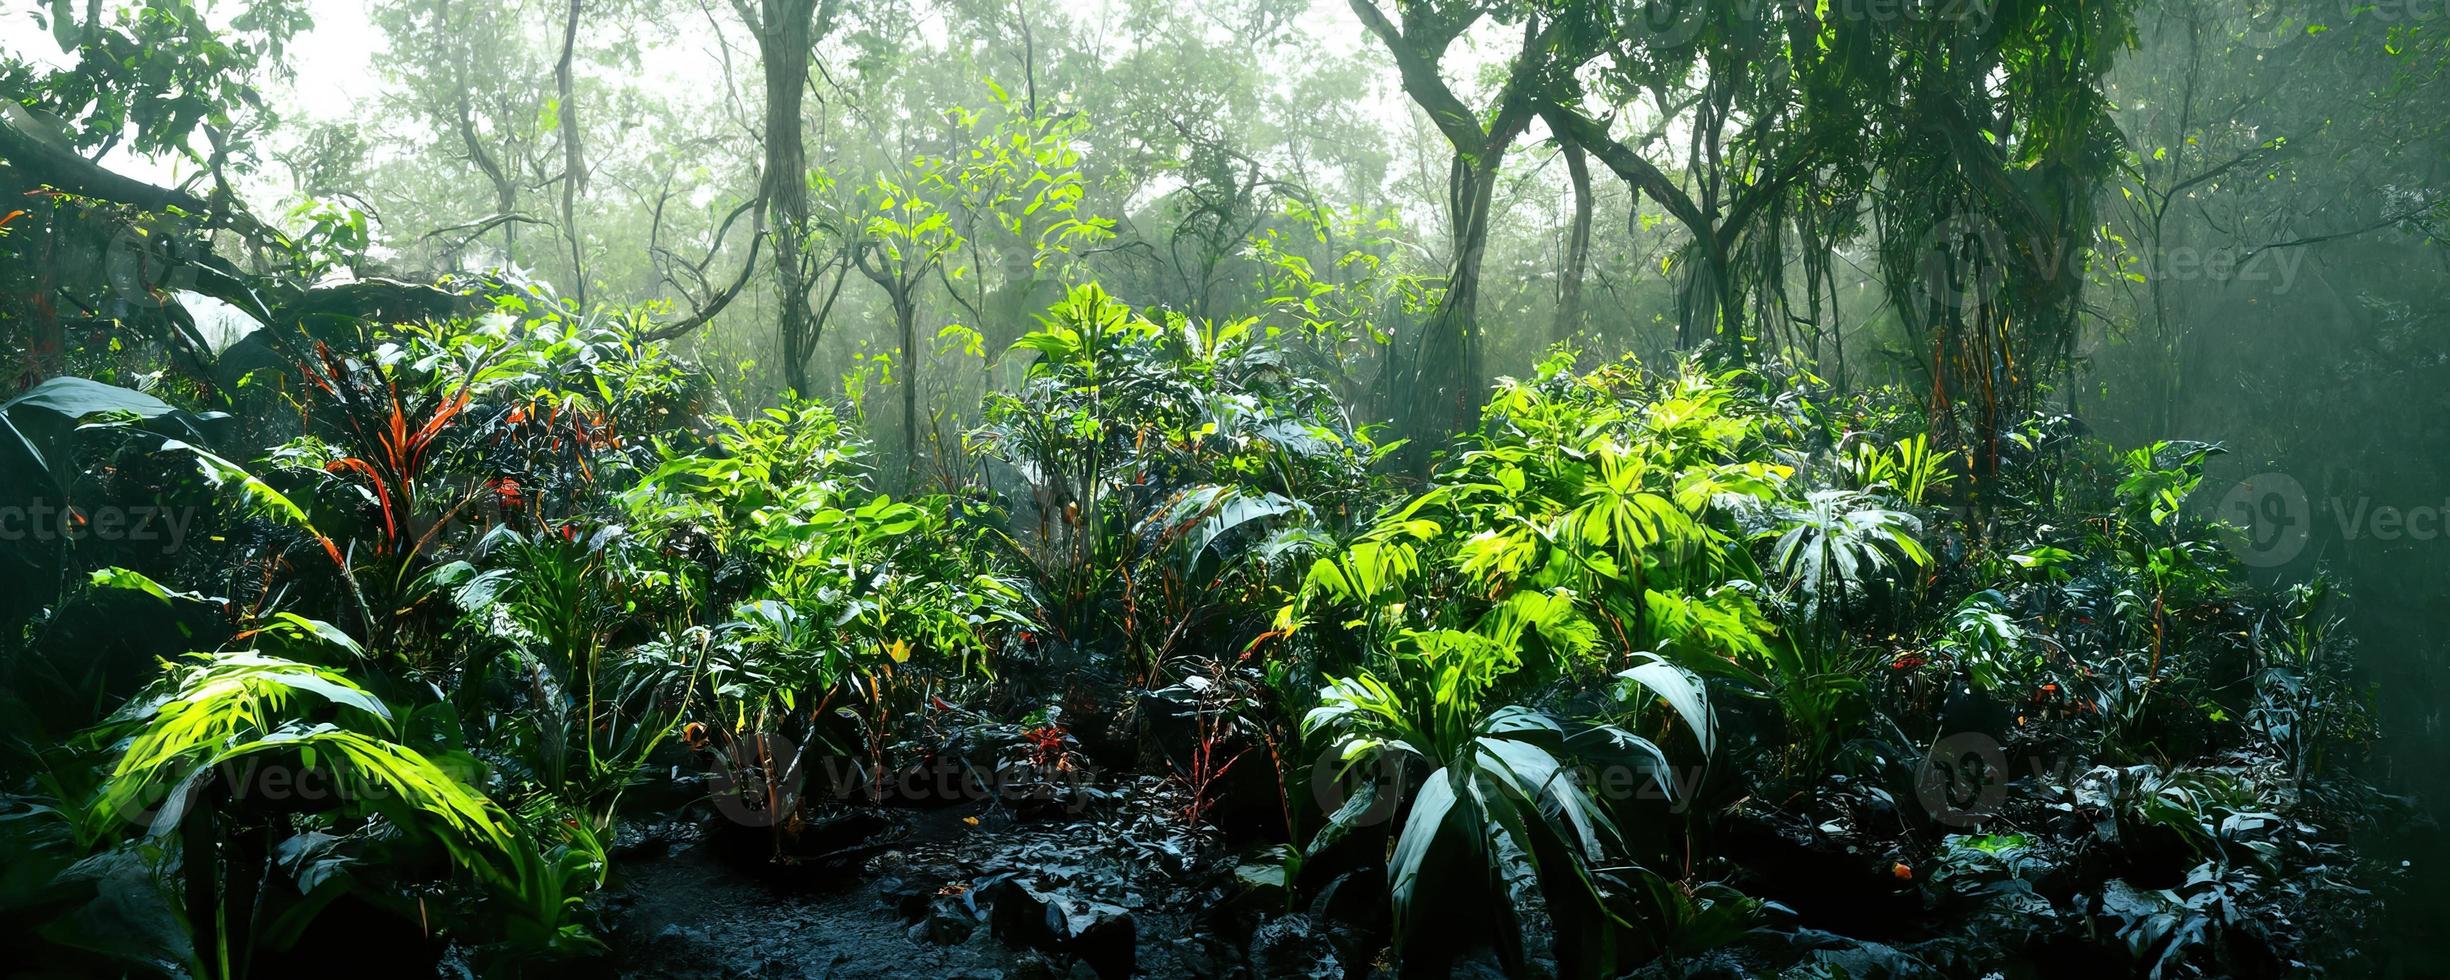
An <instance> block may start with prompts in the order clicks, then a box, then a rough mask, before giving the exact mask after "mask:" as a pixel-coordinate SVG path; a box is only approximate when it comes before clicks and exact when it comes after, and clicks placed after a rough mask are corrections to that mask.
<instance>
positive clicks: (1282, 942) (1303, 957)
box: [1250, 913, 1344, 980]
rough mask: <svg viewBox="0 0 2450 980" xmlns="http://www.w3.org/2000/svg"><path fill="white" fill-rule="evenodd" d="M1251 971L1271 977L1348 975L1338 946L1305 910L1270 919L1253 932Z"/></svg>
mask: <svg viewBox="0 0 2450 980" xmlns="http://www.w3.org/2000/svg"><path fill="white" fill-rule="evenodd" d="M1250 968H1251V973H1252V974H1254V975H1256V976H1260V977H1268V978H1279V977H1299V978H1305V980H1330V978H1336V977H1342V976H1344V965H1343V963H1342V962H1340V961H1339V960H1337V958H1336V952H1335V947H1334V946H1333V945H1331V944H1330V943H1328V941H1327V938H1326V936H1324V935H1323V934H1322V933H1321V931H1320V929H1319V926H1318V922H1317V920H1315V919H1312V918H1311V917H1310V916H1308V915H1306V914H1302V913H1295V914H1292V915H1286V916H1279V917H1277V918H1274V919H1270V920H1268V921H1267V923H1266V924H1264V925H1261V926H1260V927H1259V928H1258V929H1257V930H1256V931H1254V932H1252V933H1251V943H1250Z"/></svg>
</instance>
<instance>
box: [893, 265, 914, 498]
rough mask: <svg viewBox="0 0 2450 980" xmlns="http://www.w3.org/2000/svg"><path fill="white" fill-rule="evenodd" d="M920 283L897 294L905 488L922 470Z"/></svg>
mask: <svg viewBox="0 0 2450 980" xmlns="http://www.w3.org/2000/svg"><path fill="white" fill-rule="evenodd" d="M917 291H918V286H917V285H916V284H915V283H914V284H912V285H911V287H910V288H908V289H904V290H899V291H897V292H895V293H894V294H893V323H894V326H896V327H898V328H900V330H901V337H902V363H901V368H902V454H903V474H904V477H905V479H904V486H903V489H904V490H908V489H910V488H911V487H912V486H915V485H916V484H917V483H918V473H919V334H918V330H917V328H916V323H917V321H918V316H919V310H918V297H917V296H916V295H914V294H915V293H917Z"/></svg>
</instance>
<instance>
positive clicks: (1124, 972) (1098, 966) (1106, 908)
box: [1063, 902, 1140, 980]
mask: <svg viewBox="0 0 2450 980" xmlns="http://www.w3.org/2000/svg"><path fill="white" fill-rule="evenodd" d="M1065 919H1066V931H1067V932H1068V933H1069V934H1068V935H1067V936H1066V937H1065V939H1064V944H1063V945H1064V951H1065V952H1068V953H1071V954H1072V955H1073V956H1075V957H1077V958H1078V959H1079V961H1080V962H1082V963H1086V964H1088V965H1089V967H1090V968H1091V969H1094V970H1096V971H1097V975H1098V976H1099V977H1100V978H1101V980H1117V978H1120V977H1128V976H1131V975H1132V971H1133V968H1134V967H1135V966H1136V965H1137V963H1138V960H1139V948H1140V933H1139V927H1138V925H1137V924H1136V923H1134V922H1133V921H1132V917H1131V912H1130V911H1129V910H1127V909H1124V908H1123V907H1121V906H1117V905H1107V904H1105V903H1103V902H1077V903H1073V907H1071V908H1068V909H1066V915H1065Z"/></svg>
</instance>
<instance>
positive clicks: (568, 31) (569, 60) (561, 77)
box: [496, 0, 587, 314]
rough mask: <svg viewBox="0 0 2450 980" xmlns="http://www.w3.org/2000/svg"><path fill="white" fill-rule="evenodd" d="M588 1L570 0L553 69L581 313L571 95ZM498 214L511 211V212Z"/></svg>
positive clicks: (580, 174)
mask: <svg viewBox="0 0 2450 980" xmlns="http://www.w3.org/2000/svg"><path fill="white" fill-rule="evenodd" d="M586 2H587V0H570V15H569V19H568V20H566V21H564V22H563V25H562V33H561V63H560V64H559V65H557V66H555V67H554V69H553V83H554V86H555V87H556V88H558V89H559V90H560V100H561V101H560V105H559V106H557V107H556V112H557V114H558V115H559V116H560V117H561V161H562V173H561V233H562V237H564V238H567V239H569V240H570V288H571V289H572V290H573V291H574V292H575V295H577V297H578V308H579V312H580V313H582V314H583V313H585V312H587V264H586V258H585V256H584V255H583V254H582V252H581V249H580V247H579V235H578V192H579V190H580V186H579V185H580V184H582V183H584V182H585V176H586V173H587V168H586V163H585V162H584V160H583V159H582V158H581V154H580V152H579V130H578V100H577V99H575V98H573V97H572V96H571V94H570V89H571V81H572V80H571V75H572V74H573V72H574V70H575V68H576V65H575V64H574V62H575V61H576V59H577V58H578V19H579V14H580V13H581V12H582V10H583V9H584V8H585V7H586ZM496 213H503V214H506V213H508V212H507V211H503V212H496Z"/></svg>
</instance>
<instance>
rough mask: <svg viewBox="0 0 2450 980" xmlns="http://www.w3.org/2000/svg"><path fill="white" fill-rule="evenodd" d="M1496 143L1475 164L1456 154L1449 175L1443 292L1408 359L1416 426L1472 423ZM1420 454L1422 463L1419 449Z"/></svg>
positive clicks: (1500, 156) (1449, 428)
mask: <svg viewBox="0 0 2450 980" xmlns="http://www.w3.org/2000/svg"><path fill="white" fill-rule="evenodd" d="M1504 158H1505V151H1504V149H1503V148H1502V147H1500V148H1498V149H1496V150H1494V151H1493V152H1487V153H1484V154H1482V159H1481V160H1480V161H1478V164H1477V165H1475V163H1474V162H1473V161H1471V160H1468V159H1467V158H1466V157H1465V156H1464V154H1462V153H1457V154H1456V155H1455V162H1454V166H1453V170H1452V171H1450V176H1449V180H1450V183H1449V194H1450V198H1451V203H1452V205H1453V210H1454V224H1453V225H1452V230H1451V232H1450V237H1449V239H1448V242H1449V245H1450V247H1452V248H1453V249H1454V254H1453V255H1452V256H1451V257H1450V258H1449V260H1448V264H1447V274H1446V295H1445V296H1444V297H1441V298H1440V300H1439V302H1438V308H1437V310H1436V312H1434V313H1432V314H1431V316H1430V318H1429V322H1428V324H1427V325H1425V326H1424V327H1423V328H1422V330H1421V340H1420V345H1419V352H1418V353H1417V354H1416V355H1415V356H1414V358H1413V372H1412V391H1411V392H1410V395H1411V398H1410V401H1411V404H1412V413H1413V416H1414V419H1415V423H1414V424H1415V427H1416V429H1417V431H1420V432H1424V433H1428V432H1435V433H1440V434H1444V433H1452V432H1461V431H1463V430H1464V429H1466V428H1469V427H1470V426H1471V424H1472V409H1473V401H1474V396H1475V395H1476V394H1477V393H1478V392H1477V391H1476V390H1475V389H1477V387H1478V386H1479V384H1480V379H1481V378H1482V377H1483V376H1484V375H1483V374H1482V372H1481V350H1480V323H1479V317H1478V312H1479V305H1480V265H1481V258H1482V255H1483V253H1485V252H1486V251H1487V250H1488V245H1489V211H1490V205H1491V202H1492V201H1493V200H1494V198H1495V196H1496V190H1497V169H1498V164H1499V163H1500V162H1501V161H1503V160H1504ZM1420 458H1421V459H1422V460H1423V461H1424V462H1426V460H1427V455H1426V454H1425V453H1424V454H1422V455H1421V456H1420Z"/></svg>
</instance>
